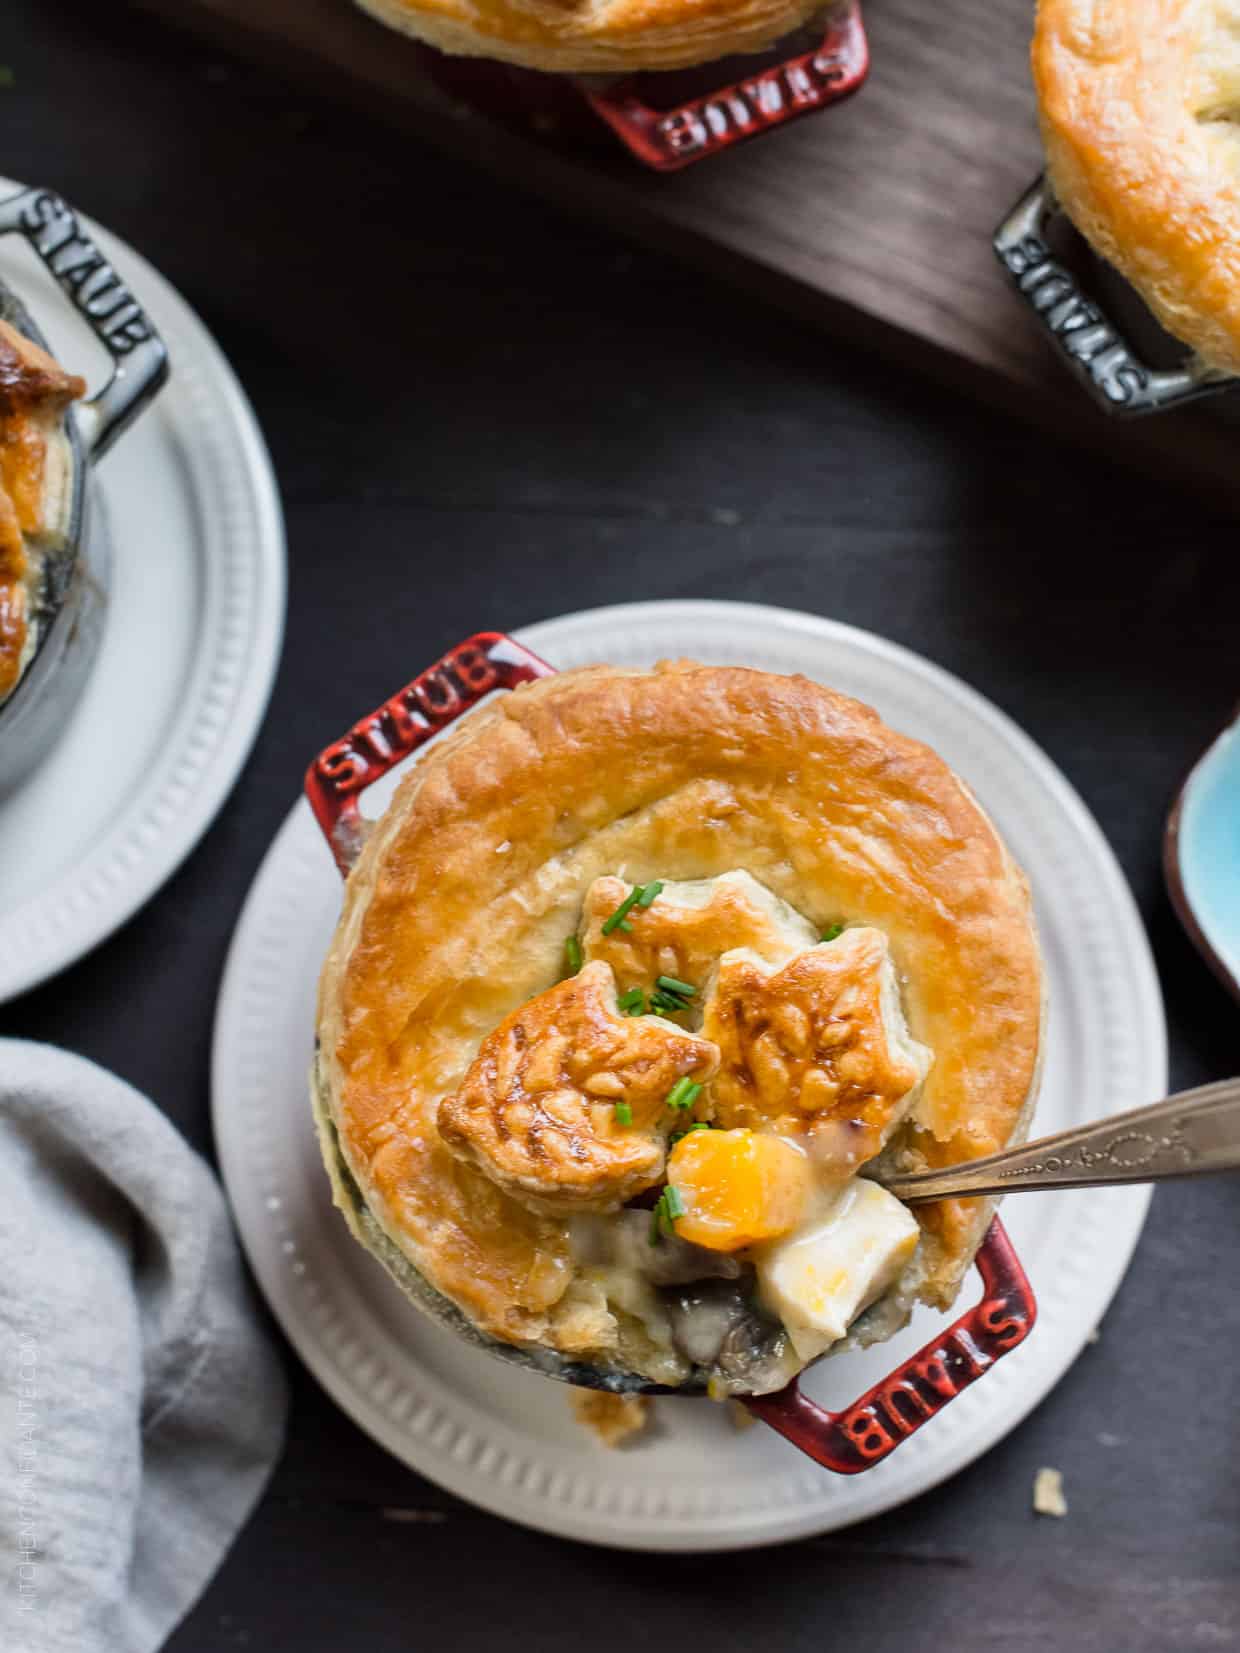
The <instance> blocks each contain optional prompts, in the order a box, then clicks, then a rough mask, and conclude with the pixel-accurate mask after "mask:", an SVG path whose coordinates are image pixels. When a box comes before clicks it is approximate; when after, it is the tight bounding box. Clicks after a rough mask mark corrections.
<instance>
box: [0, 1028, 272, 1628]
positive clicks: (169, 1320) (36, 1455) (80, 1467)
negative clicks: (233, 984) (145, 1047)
mask: <svg viewBox="0 0 1240 1653" xmlns="http://www.w3.org/2000/svg"><path fill="white" fill-rule="evenodd" d="M0 1342H2V1344H3V1355H2V1361H0V1465H2V1466H3V1474H2V1475H0V1548H2V1550H3V1567H4V1577H3V1579H2V1580H0V1649H3V1650H4V1653H150V1650H151V1649H154V1648H156V1647H158V1646H160V1644H161V1643H162V1642H163V1641H164V1639H165V1638H166V1637H167V1636H168V1635H169V1633H170V1632H171V1630H172V1629H173V1627H174V1626H175V1625H176V1624H177V1623H178V1621H179V1620H180V1619H181V1618H183V1617H184V1615H185V1613H186V1612H187V1611H188V1610H189V1608H190V1607H191V1606H192V1605H193V1603H194V1601H195V1600H196V1599H197V1597H198V1596H199V1595H200V1594H201V1592H202V1590H203V1588H204V1587H205V1585H206V1583H207V1581H208V1579H210V1577H211V1575H212V1573H214V1572H215V1570H216V1568H217V1567H218V1566H219V1563H220V1561H221V1560H222V1558H223V1556H224V1553H225V1551H226V1550H227V1549H228V1547H229V1545H230V1544H231V1543H232V1541H233V1539H234V1537H235V1536H236V1533H237V1529H238V1528H239V1527H240V1525H241V1523H242V1521H244V1520H245V1518H246V1516H247V1515H248V1513H249V1511H250V1509H251V1508H252V1506H253V1504H254V1502H255V1500H256V1499H257V1498H258V1495H259V1493H260V1492H261V1491H262V1489H263V1486H264V1484H265V1482H266V1480H267V1476H268V1474H269V1473H270V1470H271V1466H272V1464H273V1462H274V1461H275V1458H276V1455H277V1453H278V1452H279V1450H280V1444H281V1440H282V1438H283V1431H284V1412H285V1391H284V1379H283V1376H282V1374H281V1371H280V1368H279V1365H278V1364H277V1361H276V1358H275V1355H274V1353H273V1351H272V1349H271V1347H270V1346H269V1343H268V1340H267V1338H266V1336H265V1334H264V1333H263V1331H262V1329H261V1327H260V1325H259V1323H258V1321H257V1319H256V1317H255V1313H254V1309H253V1306H252V1303H251V1301H250V1296H249V1293H248V1290H247V1288H246V1283H245V1280H244V1277H243V1275H242V1272H241V1265H240V1260H239V1258H238V1255H237V1247H236V1242H235V1241H234V1239H233V1235H232V1230H231V1228H230V1226H229V1221H228V1214H227V1212H226V1210H225V1206H224V1201H223V1198H222V1197H221V1195H220V1191H219V1188H218V1187H217V1185H216V1183H215V1179H214V1178H213V1177H212V1175H211V1173H210V1172H209V1171H208V1169H207V1167H206V1166H205V1165H204V1164H203V1162H202V1161H201V1160H200V1159H199V1158H198V1156H197V1155H196V1154H195V1153H194V1152H193V1150H192V1149H191V1148H190V1147H189V1146H188V1145H187V1144H186V1143H185V1142H184V1140H183V1139H182V1138H181V1137H180V1135H178V1133H177V1132H176V1130H174V1128H173V1127H172V1125H171V1124H169V1122H168V1120H167V1119H165V1118H164V1116H163V1115H162V1114H161V1113H160V1112H159V1110H158V1109H157V1108H155V1107H154V1106H153V1105H152V1104H151V1103H150V1102H148V1101H147V1100H146V1098H145V1097H143V1096H140V1095H139V1094H138V1092H137V1091H136V1090H134V1089H133V1088H132V1086H130V1085H127V1084H125V1083H124V1082H123V1081H122V1080H120V1079H117V1078H115V1077H114V1076H113V1075H112V1074H109V1073H105V1072H104V1070H103V1069H102V1068H98V1067H96V1066H95V1065H94V1064H93V1063H91V1062H87V1061H84V1060H83V1059H82V1058H81V1057H78V1056H72V1055H70V1054H69V1053H68V1052H67V1051H63V1050H55V1049H52V1048H51V1047H49V1046H45V1045H34V1044H28V1043H26V1042H24V1041H19V1040H7V1039H6V1040H0Z"/></svg>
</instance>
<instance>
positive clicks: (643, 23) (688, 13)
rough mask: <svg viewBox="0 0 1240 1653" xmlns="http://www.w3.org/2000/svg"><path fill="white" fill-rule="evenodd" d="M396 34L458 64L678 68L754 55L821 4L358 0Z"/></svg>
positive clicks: (777, 0) (775, 0) (815, 0)
mask: <svg viewBox="0 0 1240 1653" xmlns="http://www.w3.org/2000/svg"><path fill="white" fill-rule="evenodd" d="M358 3H359V4H360V5H361V6H363V7H364V9H365V10H366V11H368V12H370V13H371V14H372V16H374V17H377V18H378V19H379V21H380V22H382V23H387V24H389V25H390V26H391V27H392V28H394V29H399V30H401V32H402V33H404V34H411V35H414V36H415V37H416V38H417V39H419V40H425V41H427V42H428V43H429V44H430V45H432V46H437V47H438V48H439V49H440V51H444V52H451V53H453V54H455V55H458V56H462V57H490V58H497V59H499V60H500V61H501V62H504V63H515V64H519V65H520V66H521V67H522V68H525V69H546V70H552V71H554V72H556V73H559V74H565V73H591V72H593V73H600V74H608V73H612V74H624V73H630V72H632V71H634V70H637V69H683V68H686V67H688V66H689V65H690V64H694V63H707V62H709V61H710V60H711V59H713V58H717V57H727V56H729V55H730V54H732V53H734V52H735V53H743V52H757V51H761V50H762V49H763V48H764V47H766V46H769V45H770V44H771V43H772V42H773V41H775V40H778V39H779V38H780V37H781V36H782V35H785V34H789V33H791V31H792V30H793V29H796V28H799V27H800V25H801V24H802V23H804V22H805V21H806V20H807V19H808V18H810V17H812V16H813V15H814V14H815V13H816V12H819V11H821V10H822V4H821V0H476V3H471V0H358Z"/></svg>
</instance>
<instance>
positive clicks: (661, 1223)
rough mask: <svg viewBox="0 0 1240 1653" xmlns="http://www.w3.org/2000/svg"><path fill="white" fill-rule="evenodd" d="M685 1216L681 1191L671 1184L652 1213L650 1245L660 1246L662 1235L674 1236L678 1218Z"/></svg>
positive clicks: (661, 1195)
mask: <svg viewBox="0 0 1240 1653" xmlns="http://www.w3.org/2000/svg"><path fill="white" fill-rule="evenodd" d="M684 1214H685V1202H684V1201H683V1200H682V1199H681V1197H680V1189H679V1188H676V1187H674V1186H673V1185H672V1184H671V1183H670V1182H669V1183H668V1185H667V1187H666V1188H665V1189H664V1190H663V1192H662V1193H661V1194H660V1195H659V1198H658V1202H657V1204H656V1205H655V1207H654V1210H653V1211H652V1212H651V1213H650V1243H651V1245H658V1243H659V1238H660V1235H662V1234H669V1235H670V1234H673V1233H674V1232H675V1230H674V1229H673V1227H672V1224H673V1223H674V1222H675V1221H676V1218H677V1217H683V1216H684Z"/></svg>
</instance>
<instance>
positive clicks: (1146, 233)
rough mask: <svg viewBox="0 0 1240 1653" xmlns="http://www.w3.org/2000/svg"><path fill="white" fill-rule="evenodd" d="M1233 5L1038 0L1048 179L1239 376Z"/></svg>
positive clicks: (1237, 58)
mask: <svg viewBox="0 0 1240 1653" xmlns="http://www.w3.org/2000/svg"><path fill="white" fill-rule="evenodd" d="M1236 30H1237V22H1236V13H1235V9H1234V6H1233V7H1229V6H1227V5H1218V4H1212V5H1199V4H1189V3H1188V0H1134V3H1125V4H1122V5H1120V4H1115V3H1114V0H1039V5H1038V16H1037V26H1036V30H1035V34H1034V43H1033V75H1034V83H1035V86H1036V89H1037V94H1038V104H1039V115H1040V120H1041V126H1042V137H1043V142H1044V144H1045V148H1046V155H1047V166H1048V176H1049V178H1050V181H1051V184H1052V186H1053V188H1054V191H1055V194H1056V196H1057V197H1058V199H1059V201H1060V203H1061V204H1062V206H1063V207H1064V210H1065V211H1066V212H1067V214H1068V216H1069V217H1070V218H1071V219H1072V221H1073V222H1074V223H1075V225H1076V226H1077V228H1078V229H1079V230H1080V231H1081V232H1082V234H1083V235H1085V237H1086V238H1087V239H1088V240H1089V241H1090V242H1091V243H1092V245H1093V247H1094V248H1095V250H1096V251H1097V252H1099V253H1100V254H1101V255H1102V257H1104V258H1105V259H1107V260H1108V261H1109V262H1110V263H1111V264H1113V265H1114V266H1115V267H1116V269H1118V270H1119V271H1120V272H1121V274H1122V275H1124V276H1125V277H1127V279H1128V280H1129V281H1130V282H1131V283H1132V285H1133V286H1134V287H1135V288H1136V289H1137V291H1138V292H1139V293H1140V294H1141V296H1142V298H1143V299H1144V300H1145V302H1146V303H1147V304H1148V305H1149V307H1150V309H1151V310H1152V311H1153V313H1154V315H1155V316H1156V317H1157V319H1158V320H1159V322H1161V324H1162V325H1163V326H1164V327H1165V328H1166V329H1167V331H1168V332H1170V333H1173V334H1174V335H1175V336H1176V337H1177V338H1178V339H1181V340H1182V341H1183V342H1184V343H1185V344H1187V345H1189V346H1190V347H1191V348H1192V350H1193V351H1194V352H1195V353H1196V354H1197V356H1198V357H1199V358H1200V359H1201V360H1202V361H1203V362H1205V363H1206V364H1207V365H1208V366H1211V367H1214V368H1217V369H1219V370H1220V371H1222V372H1225V373H1233V374H1234V373H1240V124H1238V123H1240V47H1238V46H1237V33H1236Z"/></svg>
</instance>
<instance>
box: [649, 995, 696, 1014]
mask: <svg viewBox="0 0 1240 1653" xmlns="http://www.w3.org/2000/svg"><path fill="white" fill-rule="evenodd" d="M650 1008H651V1010H658V1011H661V1012H662V1013H663V1015H665V1016H679V1015H680V1013H681V1011H682V1010H688V1008H689V1006H688V1005H687V1004H686V1003H685V1001H684V1000H683V999H674V998H672V996H671V994H670V993H652V994H651V995H650Z"/></svg>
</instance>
